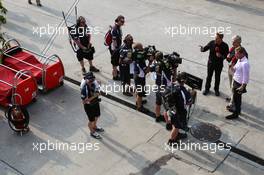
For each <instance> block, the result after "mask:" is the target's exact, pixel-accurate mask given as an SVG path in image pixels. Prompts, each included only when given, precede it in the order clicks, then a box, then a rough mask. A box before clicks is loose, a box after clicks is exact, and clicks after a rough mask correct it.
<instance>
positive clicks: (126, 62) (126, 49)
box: [119, 34, 133, 97]
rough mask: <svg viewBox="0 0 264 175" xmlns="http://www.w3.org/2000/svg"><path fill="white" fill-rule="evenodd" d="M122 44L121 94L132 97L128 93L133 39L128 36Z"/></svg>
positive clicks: (120, 65) (120, 64)
mask: <svg viewBox="0 0 264 175" xmlns="http://www.w3.org/2000/svg"><path fill="white" fill-rule="evenodd" d="M123 42H124V44H123V45H122V46H121V48H120V58H119V69H120V80H121V83H122V88H123V89H122V90H123V94H124V95H126V96H129V97H131V96H133V94H132V93H131V92H130V64H131V63H132V44H133V37H132V36H131V35H130V34H128V35H127V36H126V37H125V39H124V41H123Z"/></svg>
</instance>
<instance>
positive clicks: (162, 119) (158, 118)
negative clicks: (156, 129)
mask: <svg viewBox="0 0 264 175" xmlns="http://www.w3.org/2000/svg"><path fill="white" fill-rule="evenodd" d="M161 121H163V122H165V119H164V116H163V115H160V116H159V117H156V122H161Z"/></svg>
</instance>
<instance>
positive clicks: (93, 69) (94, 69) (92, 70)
mask: <svg viewBox="0 0 264 175" xmlns="http://www.w3.org/2000/svg"><path fill="white" fill-rule="evenodd" d="M90 71H91V72H99V71H100V70H99V69H97V68H96V67H94V66H91V67H90Z"/></svg>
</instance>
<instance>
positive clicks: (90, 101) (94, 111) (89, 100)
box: [81, 72, 104, 139]
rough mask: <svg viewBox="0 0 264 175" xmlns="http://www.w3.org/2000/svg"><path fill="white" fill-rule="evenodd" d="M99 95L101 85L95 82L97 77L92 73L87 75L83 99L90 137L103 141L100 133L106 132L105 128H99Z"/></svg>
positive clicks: (82, 88) (82, 92) (82, 90)
mask: <svg viewBox="0 0 264 175" xmlns="http://www.w3.org/2000/svg"><path fill="white" fill-rule="evenodd" d="M99 95H100V92H99V83H98V82H97V81H96V80H95V76H94V75H93V73H92V72H88V73H86V74H85V76H84V81H83V82H82V84H81V99H82V102H83V106H84V110H85V112H86V114H87V116H88V119H89V122H88V128H89V129H90V135H91V136H92V137H94V138H96V139H101V136H100V134H99V132H104V129H103V128H100V127H97V120H98V118H99V117H100V105H99V102H100V101H101V99H100V98H99Z"/></svg>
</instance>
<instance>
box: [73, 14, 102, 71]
mask: <svg viewBox="0 0 264 175" xmlns="http://www.w3.org/2000/svg"><path fill="white" fill-rule="evenodd" d="M74 41H75V43H76V44H77V46H78V47H79V49H78V50H77V59H78V61H79V62H80V65H81V68H82V72H83V73H86V69H85V67H84V61H83V59H84V58H85V59H87V60H88V61H89V65H90V71H92V72H99V70H98V69H97V68H96V67H95V66H94V65H93V55H94V53H95V49H94V47H93V46H92V44H91V33H90V30H89V28H88V26H87V25H86V20H85V18H84V17H82V16H80V17H79V18H78V19H77V24H76V35H75V38H74Z"/></svg>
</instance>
